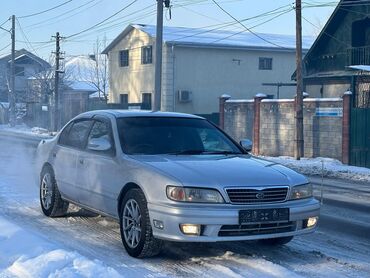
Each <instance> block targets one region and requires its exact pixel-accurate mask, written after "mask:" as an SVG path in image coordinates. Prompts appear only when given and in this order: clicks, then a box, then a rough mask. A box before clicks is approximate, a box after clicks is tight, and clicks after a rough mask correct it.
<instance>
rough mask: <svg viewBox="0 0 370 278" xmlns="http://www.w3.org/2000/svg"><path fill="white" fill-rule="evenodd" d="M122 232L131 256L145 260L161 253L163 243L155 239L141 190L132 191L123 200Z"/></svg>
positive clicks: (121, 212) (123, 241)
mask: <svg viewBox="0 0 370 278" xmlns="http://www.w3.org/2000/svg"><path fill="white" fill-rule="evenodd" d="M120 230H121V238H122V243H123V245H124V246H125V249H126V251H127V253H128V254H129V255H130V256H132V257H137V258H145V257H153V256H155V255H157V254H159V253H160V251H161V249H162V244H163V242H162V240H159V239H156V238H154V237H153V231H152V226H151V224H150V218H149V211H148V206H147V201H146V198H145V195H144V193H143V192H142V191H141V190H140V189H131V190H130V191H128V192H127V193H126V195H125V197H124V198H123V200H122V205H121V211H120Z"/></svg>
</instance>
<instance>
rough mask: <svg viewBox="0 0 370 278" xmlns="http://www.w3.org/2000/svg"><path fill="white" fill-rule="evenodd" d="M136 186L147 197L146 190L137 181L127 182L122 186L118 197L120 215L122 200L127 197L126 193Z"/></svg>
mask: <svg viewBox="0 0 370 278" xmlns="http://www.w3.org/2000/svg"><path fill="white" fill-rule="evenodd" d="M135 188H136V189H140V190H141V191H142V192H143V193H144V195H145V198H146V194H145V192H144V190H143V189H142V188H141V187H140V186H139V185H138V184H137V183H135V182H128V183H126V184H125V185H124V186H123V187H122V189H121V192H120V193H119V195H118V199H117V202H118V204H117V213H118V215H120V213H121V208H122V200H123V198H124V197H125V195H126V193H127V192H129V191H130V190H131V189H135ZM146 199H147V198H146Z"/></svg>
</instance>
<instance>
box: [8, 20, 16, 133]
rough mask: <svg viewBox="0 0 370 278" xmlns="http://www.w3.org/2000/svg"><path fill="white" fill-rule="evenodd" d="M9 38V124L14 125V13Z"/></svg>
mask: <svg viewBox="0 0 370 278" xmlns="http://www.w3.org/2000/svg"><path fill="white" fill-rule="evenodd" d="M10 35H11V40H12V55H11V56H12V60H11V63H10V96H9V102H10V121H9V122H10V126H12V127H13V126H15V120H16V119H15V117H16V116H15V102H16V95H15V15H12V30H11V33H10Z"/></svg>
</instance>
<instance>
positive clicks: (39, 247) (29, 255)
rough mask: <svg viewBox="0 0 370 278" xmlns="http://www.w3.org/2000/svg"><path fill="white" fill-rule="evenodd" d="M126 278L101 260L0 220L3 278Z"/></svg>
mask: <svg viewBox="0 0 370 278" xmlns="http://www.w3.org/2000/svg"><path fill="white" fill-rule="evenodd" d="M4 276H5V277H9V276H16V277H112V278H115V277H122V276H121V275H120V274H119V273H118V272H117V271H116V270H114V269H113V268H111V267H107V266H105V265H104V264H103V263H102V262H100V261H98V260H89V259H87V258H85V257H83V256H81V255H80V254H79V253H77V252H71V251H67V250H64V249H60V248H58V247H57V246H55V245H53V244H51V243H50V242H48V241H46V240H45V239H43V238H41V237H39V236H37V235H35V234H32V233H30V232H29V231H25V230H23V229H21V228H20V227H19V226H16V225H14V224H13V223H10V222H8V221H7V220H5V219H4V218H1V217H0V277H4Z"/></svg>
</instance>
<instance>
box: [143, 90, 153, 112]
mask: <svg viewBox="0 0 370 278" xmlns="http://www.w3.org/2000/svg"><path fill="white" fill-rule="evenodd" d="M141 99H142V103H141V109H143V110H151V109H152V94H151V93H142V94H141Z"/></svg>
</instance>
